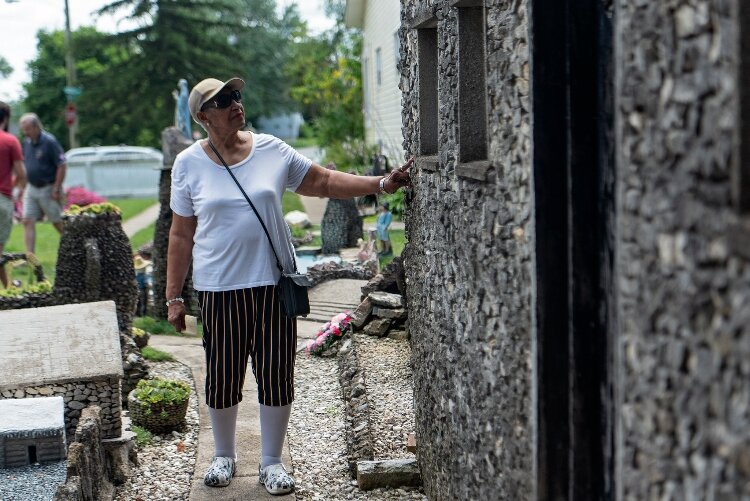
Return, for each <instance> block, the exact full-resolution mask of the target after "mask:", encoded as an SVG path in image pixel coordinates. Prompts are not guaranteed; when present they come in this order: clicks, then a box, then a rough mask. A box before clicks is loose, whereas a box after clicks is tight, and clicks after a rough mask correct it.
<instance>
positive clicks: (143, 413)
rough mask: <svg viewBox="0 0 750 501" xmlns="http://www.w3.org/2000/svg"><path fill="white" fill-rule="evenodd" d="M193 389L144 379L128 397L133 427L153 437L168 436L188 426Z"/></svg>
mask: <svg viewBox="0 0 750 501" xmlns="http://www.w3.org/2000/svg"><path fill="white" fill-rule="evenodd" d="M189 399H190V386H189V385H188V384H187V383H185V382H182V381H176V380H173V379H162V378H153V379H141V380H140V381H138V385H137V386H136V387H135V389H134V390H133V391H131V392H130V393H129V394H128V411H129V413H130V418H131V419H132V420H133V423H134V424H137V425H138V426H141V427H143V428H146V429H148V430H149V431H151V432H154V433H166V432H170V431H172V430H174V429H176V428H179V427H181V426H182V425H183V424H184V422H185V413H186V412H187V406H188V401H189Z"/></svg>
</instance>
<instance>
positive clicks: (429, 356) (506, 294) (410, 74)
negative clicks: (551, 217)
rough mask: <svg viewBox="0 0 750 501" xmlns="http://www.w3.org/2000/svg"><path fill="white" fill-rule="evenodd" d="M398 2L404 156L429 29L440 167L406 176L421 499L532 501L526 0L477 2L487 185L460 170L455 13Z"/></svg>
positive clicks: (412, 145)
mask: <svg viewBox="0 0 750 501" xmlns="http://www.w3.org/2000/svg"><path fill="white" fill-rule="evenodd" d="M450 3H451V2H448V1H425V0H405V1H403V2H402V28H401V30H400V36H401V84H400V85H401V90H402V91H403V93H404V94H403V115H402V118H403V133H404V150H405V151H406V152H407V156H410V155H416V154H418V153H419V148H418V137H419V123H418V122H419V116H418V109H419V105H418V95H417V94H418V88H417V86H418V80H417V74H418V61H417V32H416V30H412V29H410V28H409V27H410V26H411V25H412V22H413V20H415V19H422V18H424V17H425V16H429V15H430V14H431V13H434V15H435V17H436V18H437V29H438V43H437V45H438V64H439V68H438V75H439V82H438V94H439V107H438V110H439V111H438V113H439V119H438V123H439V134H438V145H439V150H438V166H437V168H436V170H428V168H426V167H425V166H424V164H423V163H420V162H419V161H418V162H417V164H418V166H417V168H416V169H413V170H412V178H413V181H414V188H413V190H412V192H411V193H410V194H408V196H407V203H408V210H407V217H406V230H407V236H408V240H409V244H408V245H407V248H406V250H405V253H404V256H405V259H404V268H405V270H406V278H407V302H408V304H409V319H410V334H411V339H412V349H413V354H412V360H413V364H414V395H415V412H416V430H417V441H418V443H419V463H420V468H421V471H422V473H423V480H424V486H425V491H426V493H427V494H428V496H429V497H430V498H431V499H507V500H518V499H530V498H531V497H533V492H534V486H535V483H536V480H535V479H534V478H533V477H532V475H531V472H533V471H534V470H535V452H534V434H535V431H534V426H535V424H534V419H533V416H534V415H535V408H534V405H533V400H532V394H533V391H534V384H535V383H534V382H533V379H532V364H533V362H534V360H533V359H532V358H533V351H532V334H531V333H532V320H531V318H532V306H531V305H532V302H531V287H530V285H531V283H532V280H531V272H532V263H531V254H532V249H533V245H532V243H531V242H530V241H529V237H530V232H531V231H532V230H531V216H530V212H531V187H530V176H531V158H530V115H529V109H530V104H529V96H528V86H529V82H528V58H529V54H528V44H527V33H528V19H527V1H526V0H502V1H500V0H499V1H495V2H486V3H487V4H488V6H487V8H486V26H487V34H486V37H485V38H486V40H485V41H486V52H487V58H488V61H489V62H488V66H487V85H488V109H490V110H491V113H489V114H488V135H489V158H488V160H489V161H490V163H491V164H492V166H493V167H492V168H491V169H490V171H489V173H488V176H487V179H486V180H485V181H476V180H473V179H470V178H468V177H462V176H461V175H460V174H459V173H457V172H456V167H457V135H458V131H457V129H456V127H457V126H456V124H457V123H458V120H457V119H458V116H457V113H458V95H457V93H458V90H457V89H458V71H457V57H458V54H457V30H458V26H457V25H458V23H457V11H456V9H455V8H451V7H450Z"/></svg>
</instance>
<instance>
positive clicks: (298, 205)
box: [281, 191, 305, 214]
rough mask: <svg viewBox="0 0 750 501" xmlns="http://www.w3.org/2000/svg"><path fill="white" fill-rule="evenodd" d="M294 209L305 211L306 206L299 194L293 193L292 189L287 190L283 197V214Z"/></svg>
mask: <svg viewBox="0 0 750 501" xmlns="http://www.w3.org/2000/svg"><path fill="white" fill-rule="evenodd" d="M293 210H298V211H300V212H305V206H304V205H302V200H300V198H299V195H297V194H296V193H292V192H291V191H285V192H284V195H283V196H282V197H281V212H282V214H286V213H287V212H291V211H293Z"/></svg>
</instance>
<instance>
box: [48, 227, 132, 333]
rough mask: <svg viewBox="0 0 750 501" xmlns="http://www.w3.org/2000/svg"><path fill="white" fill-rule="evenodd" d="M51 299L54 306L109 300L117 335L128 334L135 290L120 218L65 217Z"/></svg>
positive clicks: (128, 250)
mask: <svg viewBox="0 0 750 501" xmlns="http://www.w3.org/2000/svg"><path fill="white" fill-rule="evenodd" d="M53 295H54V296H55V301H56V303H57V304H72V303H85V302H93V301H106V300H112V301H114V302H115V306H116V308H117V324H118V327H119V329H120V332H130V328H131V327H132V326H133V313H134V311H135V305H136V302H137V300H138V289H137V287H136V284H135V271H134V269H133V255H132V250H131V248H130V240H128V237H127V235H126V234H125V231H123V229H122V223H121V218H120V215H119V214H100V215H96V216H92V215H88V214H81V215H77V216H65V231H63V234H62V236H61V237H60V247H59V249H58V251H57V266H56V276H55V286H54V290H53Z"/></svg>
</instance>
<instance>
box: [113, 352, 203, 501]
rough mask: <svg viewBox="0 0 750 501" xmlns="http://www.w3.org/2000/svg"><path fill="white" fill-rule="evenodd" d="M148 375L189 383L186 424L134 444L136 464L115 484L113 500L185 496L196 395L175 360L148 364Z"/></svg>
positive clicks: (161, 500)
mask: <svg viewBox="0 0 750 501" xmlns="http://www.w3.org/2000/svg"><path fill="white" fill-rule="evenodd" d="M149 374H150V375H151V376H161V377H164V378H169V379H178V380H180V381H185V382H187V383H188V384H190V387H191V388H192V390H193V391H192V392H191V394H190V403H189V404H188V410H187V415H186V417H185V421H186V427H185V429H184V430H181V431H179V432H178V431H174V432H172V433H167V434H164V435H153V438H152V442H151V444H149V445H146V446H144V447H138V463H139V466H138V468H136V469H135V471H134V472H133V476H132V477H131V478H130V481H129V482H127V483H126V484H124V485H121V486H119V487H118V488H117V496H116V497H115V500H117V501H176V500H187V499H188V496H189V494H190V481H191V480H192V476H193V470H194V469H195V455H196V451H197V446H198V425H199V420H198V398H197V396H196V395H195V384H194V383H193V376H192V372H191V371H190V369H189V368H188V367H186V366H184V365H182V364H180V363H178V362H159V363H150V364H149Z"/></svg>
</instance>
